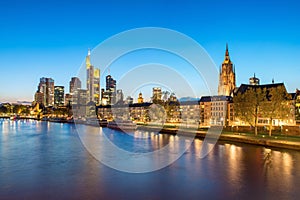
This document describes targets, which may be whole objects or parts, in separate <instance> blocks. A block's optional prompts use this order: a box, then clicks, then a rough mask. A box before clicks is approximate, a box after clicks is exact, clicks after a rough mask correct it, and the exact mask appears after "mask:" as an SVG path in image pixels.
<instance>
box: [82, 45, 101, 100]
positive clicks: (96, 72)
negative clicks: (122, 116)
mask: <svg viewBox="0 0 300 200" xmlns="http://www.w3.org/2000/svg"><path fill="white" fill-rule="evenodd" d="M90 55H91V52H90V50H89V51H88V55H87V56H86V61H85V65H86V73H87V79H86V88H87V97H88V98H87V103H88V102H94V103H96V104H99V102H100V69H98V68H95V67H94V66H93V65H92V64H91V60H90V59H91V58H90Z"/></svg>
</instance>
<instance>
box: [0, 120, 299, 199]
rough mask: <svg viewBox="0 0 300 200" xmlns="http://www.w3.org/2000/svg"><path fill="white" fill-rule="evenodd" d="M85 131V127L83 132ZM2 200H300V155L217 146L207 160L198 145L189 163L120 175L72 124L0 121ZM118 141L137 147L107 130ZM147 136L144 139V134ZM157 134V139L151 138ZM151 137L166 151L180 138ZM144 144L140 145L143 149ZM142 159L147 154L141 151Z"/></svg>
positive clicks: (188, 155)
mask: <svg viewBox="0 0 300 200" xmlns="http://www.w3.org/2000/svg"><path fill="white" fill-rule="evenodd" d="M81 126H83V127H81V128H84V125H81ZM0 133H1V136H0V199H297V198H299V197H300V152H298V151H289V150H279V149H266V148H264V147H259V146H251V145H242V144H227V143H221V142H220V143H218V144H217V145H216V146H215V148H214V149H213V150H212V152H210V153H209V154H208V156H206V157H205V158H204V159H200V158H199V157H198V156H197V153H196V152H198V151H199V148H201V144H202V141H201V140H198V139H196V140H195V141H194V143H193V144H192V145H191V147H190V148H189V150H188V151H187V152H186V153H184V154H183V156H182V157H181V158H180V159H179V160H177V161H176V162H174V163H173V164H171V165H169V166H168V167H166V168H163V169H161V170H157V171H154V172H149V173H142V174H131V173H125V172H120V171H117V170H114V169H111V168H109V167H106V166H105V165H103V164H101V163H100V162H98V161H97V160H96V159H94V157H93V156H91V155H90V154H89V153H88V152H87V151H86V150H85V148H84V147H83V145H82V143H81V141H80V139H79V137H78V134H77V131H76V128H75V126H74V125H72V124H60V123H47V122H39V121H33V120H19V121H10V120H4V119H0ZM105 133H106V134H109V135H110V136H113V137H110V138H111V140H112V141H116V142H119V143H120V141H122V143H121V145H124V147H123V148H124V149H130V148H132V147H131V146H132V143H131V142H130V141H129V140H130V139H128V138H127V137H124V134H122V133H120V132H118V131H115V130H114V131H113V130H110V129H105ZM139 134H140V133H139ZM145 134H154V133H145ZM159 137H160V139H159V140H157V141H156V140H155V139H152V137H149V145H148V146H147V148H148V149H149V148H150V150H151V148H152V149H159V148H160V147H161V146H163V145H165V144H167V143H168V141H169V140H170V139H172V137H174V136H168V135H160V136H159ZM136 144H138V143H136ZM134 148H135V149H134V150H135V151H139V149H140V150H141V151H143V150H144V149H145V147H144V146H140V147H139V145H134Z"/></svg>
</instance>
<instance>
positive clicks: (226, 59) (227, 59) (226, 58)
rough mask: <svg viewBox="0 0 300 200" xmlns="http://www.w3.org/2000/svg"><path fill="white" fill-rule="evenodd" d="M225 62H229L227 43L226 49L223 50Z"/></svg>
mask: <svg viewBox="0 0 300 200" xmlns="http://www.w3.org/2000/svg"><path fill="white" fill-rule="evenodd" d="M224 62H225V63H228V62H230V57H229V50H228V43H226V51H225V60H224Z"/></svg>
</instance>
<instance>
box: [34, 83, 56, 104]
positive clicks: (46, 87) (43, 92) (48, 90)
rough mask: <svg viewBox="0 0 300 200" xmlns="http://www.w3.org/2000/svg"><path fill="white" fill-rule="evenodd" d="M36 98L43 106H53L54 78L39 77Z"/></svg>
mask: <svg viewBox="0 0 300 200" xmlns="http://www.w3.org/2000/svg"><path fill="white" fill-rule="evenodd" d="M36 99H38V101H39V103H42V104H44V105H45V106H53V104H54V80H53V79H52V78H45V77H42V78H40V83H39V85H38V90H37V92H36Z"/></svg>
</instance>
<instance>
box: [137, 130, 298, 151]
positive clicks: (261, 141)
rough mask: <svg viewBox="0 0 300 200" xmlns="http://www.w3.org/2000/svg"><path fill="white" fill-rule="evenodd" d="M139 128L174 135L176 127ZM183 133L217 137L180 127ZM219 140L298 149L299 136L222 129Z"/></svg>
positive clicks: (202, 136)
mask: <svg viewBox="0 0 300 200" xmlns="http://www.w3.org/2000/svg"><path fill="white" fill-rule="evenodd" d="M138 129H139V130H147V131H157V132H160V133H161V134H173V135H176V133H177V131H178V128H163V129H161V128H160V127H155V126H138ZM181 130H182V131H183V132H184V133H185V134H187V135H190V136H192V137H196V138H200V139H203V138H205V137H217V135H210V136H209V135H207V131H205V130H197V131H196V132H195V130H193V129H185V128H183V129H181ZM218 140H220V141H228V142H238V143H245V144H252V145H259V146H264V147H272V148H284V149H292V150H298V151H299V150H300V137H291V136H285V135H273V136H268V135H265V134H258V135H257V136H255V135H254V134H251V133H239V132H225V131H223V132H222V133H221V135H220V137H219V139H218Z"/></svg>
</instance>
